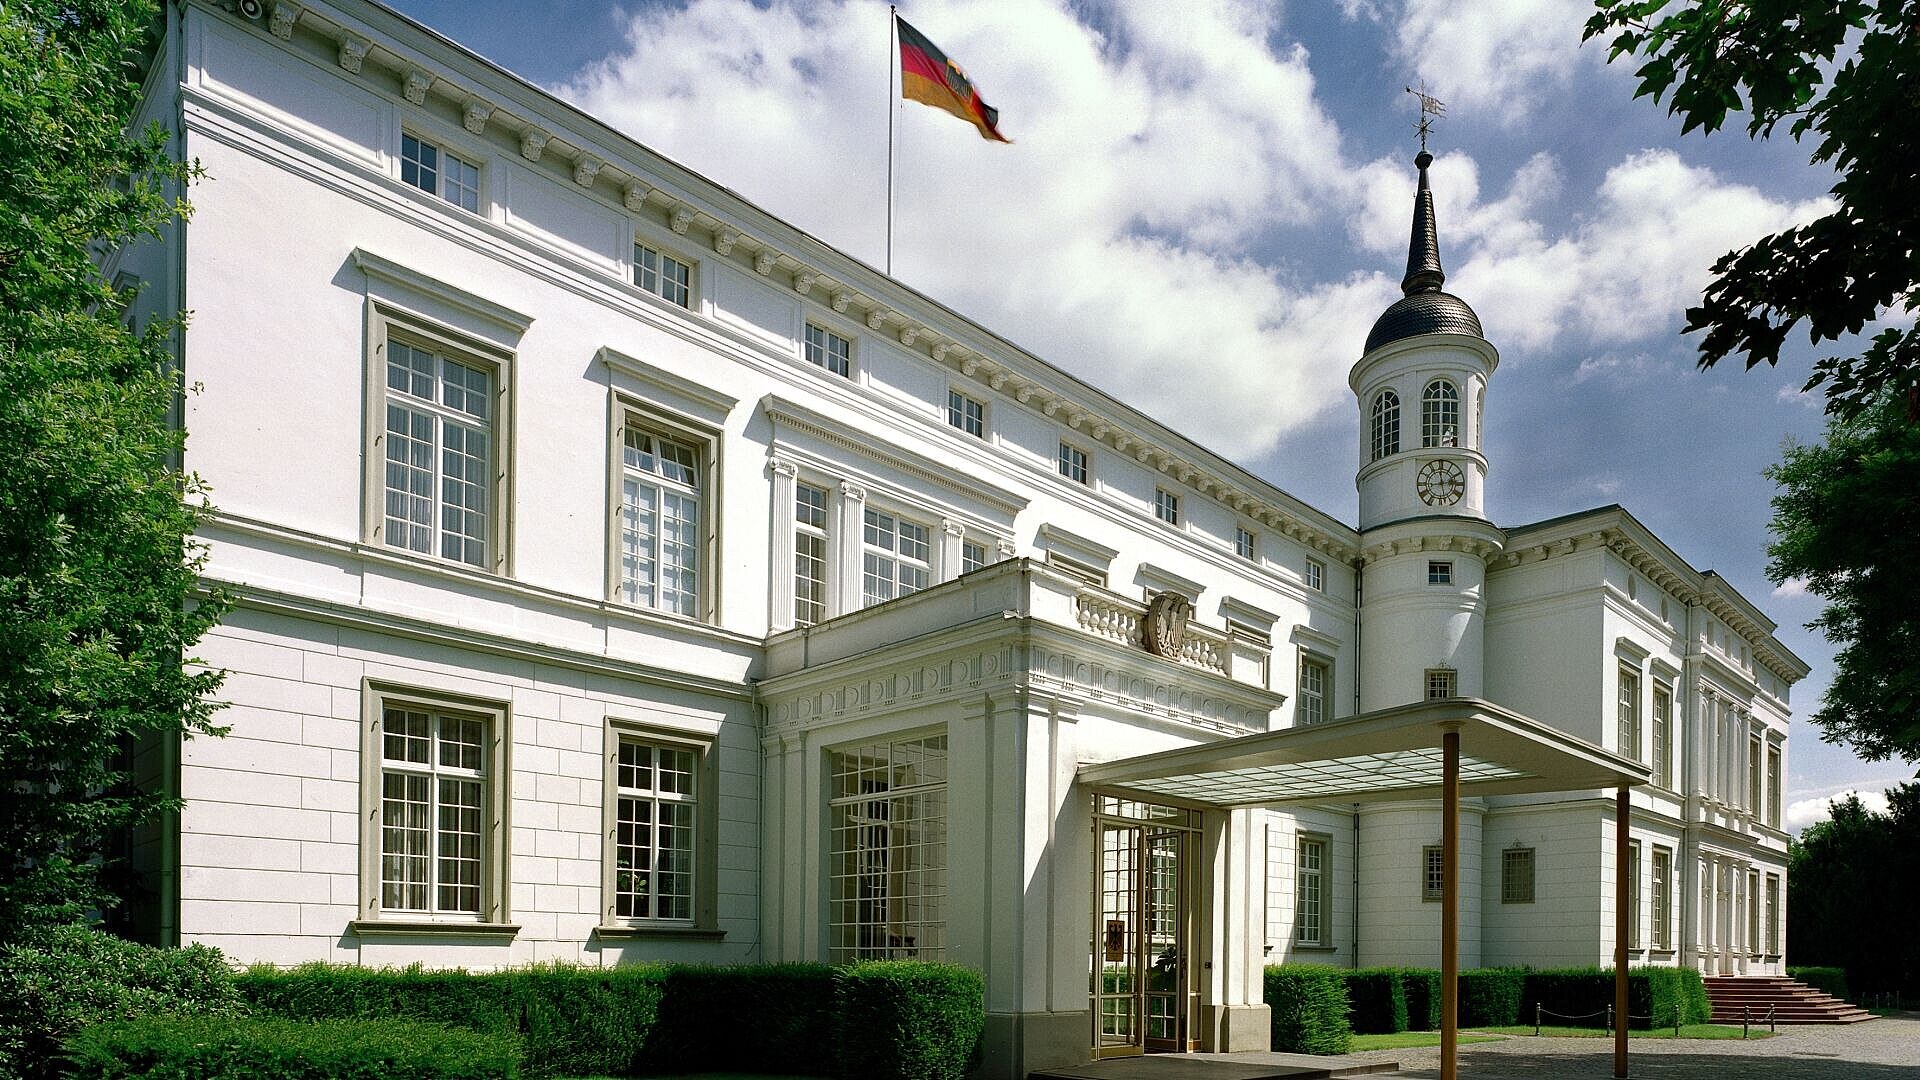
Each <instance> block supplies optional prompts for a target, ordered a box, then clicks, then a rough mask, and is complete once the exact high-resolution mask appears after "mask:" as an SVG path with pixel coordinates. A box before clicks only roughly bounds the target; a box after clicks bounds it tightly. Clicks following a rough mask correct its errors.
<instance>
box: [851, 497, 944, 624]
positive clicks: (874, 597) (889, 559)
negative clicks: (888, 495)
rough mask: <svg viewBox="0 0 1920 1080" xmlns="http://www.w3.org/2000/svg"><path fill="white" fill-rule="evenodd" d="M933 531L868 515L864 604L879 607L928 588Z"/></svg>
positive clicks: (886, 515) (891, 517)
mask: <svg viewBox="0 0 1920 1080" xmlns="http://www.w3.org/2000/svg"><path fill="white" fill-rule="evenodd" d="M931 536H932V531H931V530H930V529H928V528H927V526H925V525H918V524H915V523H914V522H911V521H906V520H904V519H901V518H898V517H895V516H894V515H892V514H889V513H885V512H883V511H879V510H872V509H869V510H868V511H867V512H866V531H865V535H864V538H863V539H864V551H863V561H862V567H863V571H864V575H865V579H864V581H863V583H862V585H863V590H862V591H863V595H862V601H861V602H862V603H863V604H878V603H882V602H883V601H887V600H892V599H893V598H895V597H898V596H906V595H907V594H909V593H916V592H919V591H920V590H921V589H924V588H926V587H927V581H928V580H929V579H930V578H931V576H932V573H933V570H932V563H931V559H932V557H933V545H932V542H931Z"/></svg>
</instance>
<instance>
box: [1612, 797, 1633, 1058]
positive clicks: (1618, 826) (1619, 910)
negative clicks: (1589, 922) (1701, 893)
mask: <svg viewBox="0 0 1920 1080" xmlns="http://www.w3.org/2000/svg"><path fill="white" fill-rule="evenodd" d="M1632 805H1633V804H1632V800H1631V799H1629V798H1628V795H1627V789H1626V788H1625V787H1621V788H1618V789H1616V790H1615V793H1614V810H1613V815H1614V818H1613V831H1614V852H1613V882H1614V897H1613V1015H1614V1017H1615V1020H1614V1025H1613V1075H1614V1077H1615V1078H1616V1080H1624V1078H1625V1077H1626V1075H1627V1021H1628V1017H1627V938H1628V936H1629V930H1630V927H1631V923H1630V922H1629V920H1630V919H1632V918H1633V916H1634V914H1635V912H1634V910H1633V882H1632V881H1631V880H1629V879H1628V877H1627V868H1628V866H1629V864H1630V861H1631V858H1630V854H1629V851H1628V836H1627V821H1628V814H1629V811H1630V810H1631V809H1632Z"/></svg>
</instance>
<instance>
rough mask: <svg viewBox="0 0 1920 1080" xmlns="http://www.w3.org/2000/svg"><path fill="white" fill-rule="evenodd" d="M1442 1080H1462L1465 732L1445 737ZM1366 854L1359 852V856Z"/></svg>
mask: <svg viewBox="0 0 1920 1080" xmlns="http://www.w3.org/2000/svg"><path fill="white" fill-rule="evenodd" d="M1441 755H1442V756H1441V761H1442V766H1441V767H1442V773H1441V789H1440V791H1441V795H1440V1080H1459V1077H1460V1062H1459V1053H1460V728H1459V725H1457V724H1453V725H1449V726H1448V727H1447V729H1446V733H1445V734H1444V735H1442V736H1441ZM1359 857H1360V853H1359V852H1358V851H1355V852H1354V858H1356V859H1357V858H1359Z"/></svg>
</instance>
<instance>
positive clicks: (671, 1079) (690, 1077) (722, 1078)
mask: <svg viewBox="0 0 1920 1080" xmlns="http://www.w3.org/2000/svg"><path fill="white" fill-rule="evenodd" d="M561 1080H623V1078H621V1077H615V1076H576V1077H562V1078H561ZM654 1080H820V1078H819V1077H817V1076H788V1075H787V1074H785V1073H731V1072H717V1073H687V1074H685V1075H681V1076H660V1077H655V1078H654Z"/></svg>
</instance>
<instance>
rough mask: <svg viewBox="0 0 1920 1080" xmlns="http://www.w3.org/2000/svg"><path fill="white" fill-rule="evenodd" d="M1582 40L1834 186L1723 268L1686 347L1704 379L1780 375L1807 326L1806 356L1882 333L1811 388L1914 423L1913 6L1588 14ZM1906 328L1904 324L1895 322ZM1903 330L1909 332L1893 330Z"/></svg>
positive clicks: (1919, 332)
mask: <svg viewBox="0 0 1920 1080" xmlns="http://www.w3.org/2000/svg"><path fill="white" fill-rule="evenodd" d="M1596 6H1597V7H1598V9H1599V10H1598V12H1597V13H1596V14H1594V15H1593V17H1592V18H1591V19H1589V20H1588V22H1587V26H1586V33H1585V35H1584V37H1585V39H1587V40H1591V39H1593V38H1595V37H1601V36H1604V35H1608V34H1611V35H1612V46H1611V48H1610V50H1609V52H1608V59H1609V60H1614V59H1618V58H1619V57H1621V56H1635V57H1644V58H1645V63H1644V64H1642V65H1641V67H1640V68H1639V70H1638V71H1636V72H1635V75H1636V76H1637V77H1638V79H1639V84H1640V85H1639V91H1638V93H1637V94H1636V96H1646V95H1651V96H1652V97H1653V99H1654V100H1655V101H1659V100H1660V98H1661V97H1662V96H1663V95H1667V94H1669V93H1671V97H1670V98H1669V99H1668V102H1667V111H1668V112H1669V113H1670V114H1673V115H1677V116H1679V117H1680V118H1681V130H1682V132H1683V133H1684V132H1688V131H1692V130H1693V129H1695V128H1699V129H1701V130H1702V131H1705V132H1712V131H1715V130H1717V129H1718V128H1719V127H1720V125H1721V124H1722V123H1723V122H1725V120H1726V118H1727V114H1728V113H1730V112H1741V111H1744V112H1745V113H1746V114H1747V134H1748V135H1749V136H1752V137H1766V136H1770V135H1772V134H1773V132H1774V130H1775V129H1776V128H1777V127H1778V125H1779V124H1780V123H1781V122H1782V121H1789V124H1788V129H1787V130H1788V132H1789V133H1790V134H1791V135H1792V136H1793V138H1794V139H1795V140H1796V141H1798V140H1800V139H1802V138H1804V137H1806V136H1808V135H1811V136H1813V151H1812V154H1811V159H1812V161H1813V163H1814V164H1816V165H1826V166H1829V167H1831V168H1832V169H1833V170H1834V171H1835V172H1837V173H1838V174H1839V180H1838V181H1837V182H1836V183H1835V184H1834V185H1833V189H1832V190H1833V196H1834V200H1835V203H1836V206H1835V208H1834V210H1833V212H1832V213H1830V214H1827V215H1826V216H1825V217H1822V218H1820V219H1819V220H1817V221H1814V222H1811V223H1809V224H1806V225H1801V226H1796V227H1794V228H1791V229H1787V230H1784V231H1782V232H1778V233H1775V234H1773V235H1772V236H1767V237H1764V238H1762V239H1760V240H1759V241H1757V242H1755V243H1754V244H1753V245H1752V246H1750V247H1747V248H1744V249H1742V250H1739V251H1734V252H1729V253H1728V254H1726V255H1724V256H1722V257H1721V258H1720V260H1719V261H1718V262H1716V263H1715V264H1714V266H1713V274H1714V280H1713V282H1712V284H1710V285H1709V286H1708V287H1707V290H1706V294H1705V296H1704V297H1703V301H1704V302H1703V303H1702V304H1701V305H1700V306H1699V307H1695V308H1690V309H1688V311H1687V323H1686V329H1687V332H1689V333H1692V332H1695V331H1702V330H1704V331H1705V332H1706V333H1705V336H1704V337H1702V338H1701V340H1700V366H1701V367H1703V368H1706V367H1712V366H1713V365H1714V364H1715V363H1716V362H1718V361H1720V360H1722V359H1724V358H1726V357H1728V356H1732V355H1735V354H1739V355H1742V356H1744V357H1745V359H1746V365H1747V367H1748V368H1752V367H1754V366H1755V365H1757V364H1759V363H1761V362H1762V361H1765V362H1766V363H1768V364H1775V363H1777V362H1778V361H1779V357H1780V347H1781V344H1782V343H1783V342H1784V341H1785V340H1786V337H1787V334H1788V332H1789V331H1791V330H1792V329H1793V328H1794V327H1795V326H1797V325H1799V324H1801V323H1805V324H1806V331H1807V335H1808V340H1809V341H1810V342H1811V343H1813V344H1819V343H1821V342H1832V341H1839V340H1840V339H1842V338H1845V337H1848V336H1850V335H1855V334H1858V333H1860V332H1861V331H1862V330H1863V329H1864V328H1865V327H1866V326H1867V325H1868V324H1870V323H1873V322H1876V321H1879V320H1882V319H1883V318H1889V320H1890V321H1891V323H1893V325H1889V326H1887V328H1885V329H1882V330H1880V331H1879V332H1878V333H1876V334H1875V335H1874V336H1873V338H1872V340H1871V341H1870V342H1869V343H1868V346H1867V348H1866V350H1865V351H1864V352H1863V353H1861V354H1860V355H1858V356H1845V357H1827V358H1823V359H1821V360H1819V361H1817V362H1816V363H1815V364H1814V369H1813V376H1812V378H1811V379H1810V380H1808V382H1807V389H1809V390H1811V389H1813V388H1814V387H1816V386H1824V387H1825V388H1826V394H1827V407H1828V409H1829V410H1830V411H1833V412H1836V413H1838V414H1840V415H1842V416H1854V415H1858V414H1859V413H1861V412H1863V411H1865V410H1866V409H1867V408H1868V407H1869V406H1871V405H1872V404H1873V402H1875V401H1877V400H1879V399H1880V398H1881V397H1882V395H1883V394H1884V395H1887V396H1891V397H1893V398H1895V399H1897V400H1899V401H1901V402H1903V403H1904V405H1905V408H1906V417H1907V419H1908V420H1909V421H1920V329H1916V327H1915V324H1914V320H1913V315H1914V312H1915V311H1916V309H1917V308H1920V290H1916V288H1915V283H1916V281H1917V280H1920V199H1916V198H1915V197H1914V191H1915V187H1916V183H1917V182H1920V0H1691V2H1686V3H1681V4H1678V5H1676V4H1674V3H1673V2H1672V0H1596ZM1900 313H1904V317H1902V316H1901V314H1900ZM1902 324H1904V325H1902Z"/></svg>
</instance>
